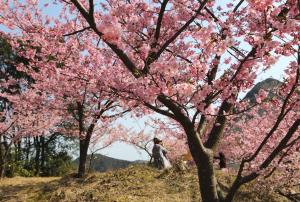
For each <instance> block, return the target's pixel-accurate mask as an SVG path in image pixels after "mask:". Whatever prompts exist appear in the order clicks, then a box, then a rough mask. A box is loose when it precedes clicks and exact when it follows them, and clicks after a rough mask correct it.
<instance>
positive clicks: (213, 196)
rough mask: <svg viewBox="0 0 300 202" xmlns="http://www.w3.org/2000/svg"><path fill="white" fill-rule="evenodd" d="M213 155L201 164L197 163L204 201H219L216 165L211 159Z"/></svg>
mask: <svg viewBox="0 0 300 202" xmlns="http://www.w3.org/2000/svg"><path fill="white" fill-rule="evenodd" d="M211 159H212V157H208V159H207V160H203V161H202V163H201V165H197V170H198V179H199V185H200V192H201V197H202V201H203V202H218V201H219V196H218V192H217V180H216V177H215V172H214V167H213V164H212V161H211Z"/></svg>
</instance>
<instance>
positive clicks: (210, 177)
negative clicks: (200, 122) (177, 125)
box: [187, 130, 220, 202]
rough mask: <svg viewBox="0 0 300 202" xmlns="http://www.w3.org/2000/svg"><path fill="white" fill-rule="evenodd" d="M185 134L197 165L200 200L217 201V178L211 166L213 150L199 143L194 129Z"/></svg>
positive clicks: (203, 201)
mask: <svg viewBox="0 0 300 202" xmlns="http://www.w3.org/2000/svg"><path fill="white" fill-rule="evenodd" d="M187 135H188V145H189V149H190V151H191V154H192V156H193V159H194V161H195V163H196V165H197V170H198V180H199V186H200V193H201V198H202V202H219V201H220V199H219V196H218V191H217V180H216V177H215V172H214V167H213V157H214V156H213V151H212V150H209V149H206V148H204V146H203V145H200V144H199V140H197V138H199V137H198V134H197V133H196V132H195V131H194V130H189V131H188V134H187ZM197 142H198V144H197Z"/></svg>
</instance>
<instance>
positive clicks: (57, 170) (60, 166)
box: [42, 151, 75, 176]
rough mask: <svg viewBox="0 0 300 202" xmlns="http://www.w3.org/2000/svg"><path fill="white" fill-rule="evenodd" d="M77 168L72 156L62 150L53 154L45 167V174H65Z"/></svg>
mask: <svg viewBox="0 0 300 202" xmlns="http://www.w3.org/2000/svg"><path fill="white" fill-rule="evenodd" d="M74 170H75V164H73V162H72V157H71V156H70V155H69V154H68V153H67V152H66V151H62V152H59V153H58V154H56V155H55V156H53V157H52V158H51V159H50V160H49V162H48V164H47V166H46V167H45V168H43V173H42V174H43V175H44V176H63V175H66V174H69V173H71V172H73V171H74Z"/></svg>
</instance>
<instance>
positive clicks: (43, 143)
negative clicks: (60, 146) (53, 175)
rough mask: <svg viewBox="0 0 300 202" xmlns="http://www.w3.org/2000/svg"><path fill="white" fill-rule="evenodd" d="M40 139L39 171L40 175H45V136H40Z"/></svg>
mask: <svg viewBox="0 0 300 202" xmlns="http://www.w3.org/2000/svg"><path fill="white" fill-rule="evenodd" d="M40 140H41V171H42V175H45V158H46V157H45V149H46V148H45V147H46V146H47V145H46V144H45V137H43V136H41V137H40Z"/></svg>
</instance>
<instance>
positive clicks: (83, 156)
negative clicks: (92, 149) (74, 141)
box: [77, 137, 90, 178]
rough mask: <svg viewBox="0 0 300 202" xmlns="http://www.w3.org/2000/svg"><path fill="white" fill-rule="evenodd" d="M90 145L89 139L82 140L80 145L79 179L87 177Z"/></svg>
mask: <svg viewBox="0 0 300 202" xmlns="http://www.w3.org/2000/svg"><path fill="white" fill-rule="evenodd" d="M89 144H90V138H89V137H87V138H86V139H83V140H80V143H79V147H80V148H79V149H80V153H79V167H78V173H77V177H79V178H81V177H83V176H84V175H85V171H86V160H87V152H88V148H89Z"/></svg>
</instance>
